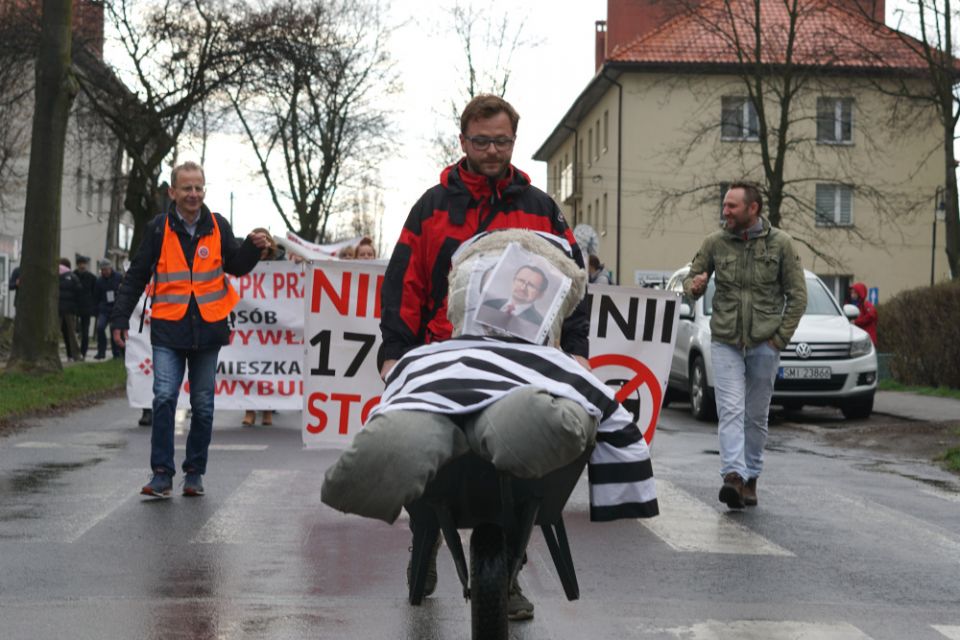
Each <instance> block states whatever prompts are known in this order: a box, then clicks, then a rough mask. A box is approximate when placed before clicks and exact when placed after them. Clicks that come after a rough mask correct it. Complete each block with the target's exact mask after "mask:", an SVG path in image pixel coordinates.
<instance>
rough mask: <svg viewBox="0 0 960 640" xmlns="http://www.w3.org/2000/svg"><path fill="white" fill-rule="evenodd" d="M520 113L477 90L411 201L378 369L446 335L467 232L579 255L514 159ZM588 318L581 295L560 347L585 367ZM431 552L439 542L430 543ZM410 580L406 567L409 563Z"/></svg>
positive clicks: (383, 321) (526, 611) (513, 596)
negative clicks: (450, 150)
mask: <svg viewBox="0 0 960 640" xmlns="http://www.w3.org/2000/svg"><path fill="white" fill-rule="evenodd" d="M519 120H520V116H519V115H518V114H517V112H516V110H515V109H514V108H513V106H511V105H510V103H508V102H507V101H506V100H504V99H502V98H500V97H498V96H494V95H489V94H483V95H479V96H477V97H476V98H474V99H473V100H471V101H470V103H469V104H467V106H466V107H465V108H464V110H463V113H462V114H461V116H460V148H461V149H462V150H463V154H464V157H463V158H462V159H461V160H460V161H458V162H457V163H456V164H453V165H451V166H449V167H447V168H446V169H444V170H443V172H442V173H441V174H440V184H438V185H436V186H434V187H433V188H431V189H429V190H427V192H426V193H424V194H423V196H421V198H420V200H419V201H418V202H417V203H416V204H415V205H413V209H412V210H411V211H410V215H409V216H407V220H406V222H405V223H404V226H403V231H402V232H401V233H400V239H399V240H398V241H397V244H396V247H395V248H394V250H393V254H392V255H391V256H390V262H389V264H388V266H387V271H386V274H385V276H384V281H383V286H382V289H381V291H382V293H381V297H382V313H381V317H380V332H381V334H382V336H383V343H382V345H381V347H380V351H379V353H378V357H377V363H378V366H379V367H380V376H381V378H383V379H386V377H387V374H388V373H389V372H390V370H391V369H392V368H393V366H394V365H395V364H396V362H397V360H399V359H400V357H401V356H403V354H405V353H406V352H407V351H410V350H411V349H414V348H415V347H418V346H420V345H422V344H427V343H431V342H437V341H440V340H446V339H448V338H449V337H450V336H451V333H452V332H453V326H452V325H451V324H450V321H449V320H448V319H447V286H448V283H447V276H448V274H449V273H450V260H451V257H452V256H453V253H454V251H456V249H457V247H459V246H460V244H461V243H462V242H463V241H465V240H467V239H468V238H470V237H472V236H474V235H475V234H477V233H480V232H482V231H493V230H495V229H510V228H517V229H531V230H533V231H544V232H547V233H552V234H554V235H557V236H560V237H562V238H564V239H566V241H567V242H569V243H570V247H571V249H572V252H573V258H574V260H575V261H576V262H577V264H579V265H580V267H581V268H584V262H583V255H582V253H581V252H580V247H579V245H578V244H577V242H576V240H575V239H574V237H573V232H572V231H571V230H570V228H569V227H568V226H567V223H566V221H565V220H564V218H563V214H562V213H561V212H560V208H559V207H558V206H557V204H556V203H555V202H554V201H553V199H552V198H550V196H548V195H547V194H546V193H544V192H543V191H541V190H540V189H537V188H536V187H534V186H533V185H531V184H530V178H529V176H527V174H525V173H523V172H522V171H520V170H519V169H517V168H516V167H515V166H513V165H512V164H511V159H512V157H513V144H514V142H515V141H516V138H517V123H518V121H519ZM589 326H590V320H589V317H588V315H587V307H586V302H585V301H583V302H581V303H580V305H579V306H578V307H577V309H576V310H575V311H574V312H573V314H572V315H570V316H569V317H568V318H567V319H566V320H565V321H564V323H563V327H562V330H561V336H560V346H561V348H563V350H564V351H566V352H567V353H569V354H571V355H572V356H574V357H575V358H576V359H577V360H578V361H579V362H580V363H581V364H583V365H584V366H585V367H587V368H588V369H589V364H587V358H588V356H589V345H588V337H589V336H588V332H589ZM434 554H436V549H435V550H434ZM436 575H437V574H436V556H435V555H434V558H433V560H432V562H431V565H430V570H429V571H428V575H427V584H426V595H429V594H430V593H432V592H433V590H434V588H435V587H436ZM408 579H409V566H408ZM508 616H509V617H510V619H512V620H522V619H529V618H532V617H533V604H532V603H531V602H530V601H529V600H527V599H526V598H525V597H524V596H523V594H522V593H520V590H519V588H518V587H517V585H516V583H514V584H513V585H511V588H510V601H509V603H508Z"/></svg>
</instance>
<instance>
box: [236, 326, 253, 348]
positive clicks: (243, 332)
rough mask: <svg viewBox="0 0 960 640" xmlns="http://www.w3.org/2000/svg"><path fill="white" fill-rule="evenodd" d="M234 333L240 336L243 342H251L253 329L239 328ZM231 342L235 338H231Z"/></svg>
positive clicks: (245, 343)
mask: <svg viewBox="0 0 960 640" xmlns="http://www.w3.org/2000/svg"><path fill="white" fill-rule="evenodd" d="M234 333H236V334H237V335H238V336H240V341H241V342H243V344H244V345H248V344H250V336H251V335H253V329H246V330H244V329H237V330H236V331H234ZM231 342H233V340H231Z"/></svg>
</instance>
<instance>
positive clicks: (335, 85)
mask: <svg viewBox="0 0 960 640" xmlns="http://www.w3.org/2000/svg"><path fill="white" fill-rule="evenodd" d="M248 29H249V34H250V35H249V36H248V38H249V42H250V43H251V46H252V47H253V48H254V49H255V50H256V51H257V59H256V61H255V62H253V63H252V64H250V65H248V66H247V68H246V69H245V75H244V77H243V81H242V82H240V83H239V88H238V89H236V90H234V91H232V92H231V93H230V98H231V100H232V102H233V105H234V108H235V111H236V114H237V117H238V118H239V120H240V124H241V127H242V130H243V132H244V135H245V136H246V137H247V139H248V140H249V141H250V144H251V145H252V147H253V150H254V152H255V153H256V156H257V160H258V162H259V166H260V172H261V174H262V175H263V177H264V179H265V181H266V183H267V188H268V190H269V192H270V197H271V198H272V200H273V203H274V206H275V207H276V209H277V212H278V213H279V214H280V217H281V218H282V219H283V221H284V224H286V226H287V228H288V229H290V230H291V231H295V232H296V233H298V234H299V235H301V236H302V237H304V238H306V239H308V240H311V241H317V242H325V241H327V240H328V235H329V232H328V225H329V222H330V218H331V216H332V215H333V214H334V213H336V212H337V211H338V194H339V193H340V191H341V189H342V188H343V187H344V186H350V185H359V184H360V182H361V180H362V179H363V176H365V175H367V174H368V173H369V172H370V171H372V169H373V167H374V165H375V164H376V163H377V162H379V159H380V156H381V155H382V153H383V152H384V151H385V150H386V147H385V146H384V142H385V139H386V138H385V136H386V134H387V127H388V119H387V115H386V112H385V111H384V110H383V109H382V108H380V107H378V106H377V105H376V104H375V101H374V99H373V98H374V97H376V95H377V94H378V93H379V94H380V95H383V94H389V93H390V92H391V91H392V90H393V89H394V88H395V79H394V71H393V69H392V68H391V65H390V61H389V58H388V55H387V52H386V50H385V39H386V38H387V36H388V34H389V31H388V29H387V28H386V27H385V26H384V24H383V22H382V21H381V15H380V7H379V5H378V4H376V3H371V2H355V1H351V0H309V1H306V2H298V1H296V0H277V1H275V2H271V3H270V4H269V5H268V6H266V7H265V8H264V9H263V10H262V11H260V12H259V13H256V14H255V15H252V16H250V19H249V22H248ZM288 207H289V208H288Z"/></svg>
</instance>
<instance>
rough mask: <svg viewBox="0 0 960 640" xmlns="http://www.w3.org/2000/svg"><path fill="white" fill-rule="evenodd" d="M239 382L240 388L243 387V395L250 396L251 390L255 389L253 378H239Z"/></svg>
mask: <svg viewBox="0 0 960 640" xmlns="http://www.w3.org/2000/svg"><path fill="white" fill-rule="evenodd" d="M237 384H239V385H240V388H241V389H243V395H245V396H248V395H250V392H251V391H253V385H254V381H253V380H237Z"/></svg>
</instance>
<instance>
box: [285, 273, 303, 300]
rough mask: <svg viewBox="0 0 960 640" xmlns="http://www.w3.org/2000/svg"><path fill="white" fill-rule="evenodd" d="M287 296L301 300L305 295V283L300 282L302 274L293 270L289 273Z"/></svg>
mask: <svg viewBox="0 0 960 640" xmlns="http://www.w3.org/2000/svg"><path fill="white" fill-rule="evenodd" d="M287 296H288V297H290V298H294V299H297V300H299V299H300V298H302V297H303V285H301V284H300V274H299V273H293V272H292V271H291V272H290V273H288V274H287Z"/></svg>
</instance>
